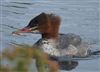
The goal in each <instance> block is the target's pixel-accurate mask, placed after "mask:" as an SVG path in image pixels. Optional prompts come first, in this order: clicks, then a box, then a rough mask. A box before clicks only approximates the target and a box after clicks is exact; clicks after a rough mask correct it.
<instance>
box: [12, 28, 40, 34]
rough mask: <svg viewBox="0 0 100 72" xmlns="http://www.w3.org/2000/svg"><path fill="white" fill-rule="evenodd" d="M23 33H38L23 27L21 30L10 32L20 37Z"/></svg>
mask: <svg viewBox="0 0 100 72" xmlns="http://www.w3.org/2000/svg"><path fill="white" fill-rule="evenodd" d="M23 33H39V32H38V31H37V30H36V28H34V29H33V28H29V27H25V28H22V29H18V30H17V31H14V32H12V34H13V35H22V34H23Z"/></svg>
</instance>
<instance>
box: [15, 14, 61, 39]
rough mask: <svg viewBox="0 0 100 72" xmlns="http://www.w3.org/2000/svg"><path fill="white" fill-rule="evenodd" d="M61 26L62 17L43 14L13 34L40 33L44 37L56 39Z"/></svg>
mask: <svg viewBox="0 0 100 72" xmlns="http://www.w3.org/2000/svg"><path fill="white" fill-rule="evenodd" d="M59 25H60V17H59V16H56V15H54V14H46V13H41V14H39V15H38V16H36V17H35V18H33V19H32V20H31V21H30V22H29V24H28V25H27V26H26V27H24V28H22V29H19V30H17V31H15V32H13V33H15V34H21V33H39V34H42V37H44V38H45V37H47V38H49V37H51V38H52V37H56V36H57V34H58V30H59Z"/></svg>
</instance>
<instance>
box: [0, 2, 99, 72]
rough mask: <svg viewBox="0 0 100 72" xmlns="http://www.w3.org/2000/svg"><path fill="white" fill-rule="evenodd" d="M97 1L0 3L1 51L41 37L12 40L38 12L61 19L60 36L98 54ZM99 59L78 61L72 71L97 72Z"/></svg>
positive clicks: (28, 36)
mask: <svg viewBox="0 0 100 72" xmlns="http://www.w3.org/2000/svg"><path fill="white" fill-rule="evenodd" d="M99 2H100V1H99V0H0V20H1V21H0V33H1V37H0V45H1V46H0V51H2V50H3V49H4V48H6V47H7V46H8V45H9V44H10V43H18V44H21V43H24V44H30V45H32V44H34V42H36V41H37V40H38V39H39V38H40V35H33V34H28V35H26V36H12V34H11V33H12V32H13V31H15V30H16V29H17V28H23V27H24V26H26V25H27V24H28V22H29V21H30V20H31V19H32V18H33V17H35V16H36V15H38V14H40V13H41V12H46V13H55V14H57V15H59V16H60V17H61V21H62V22H61V27H60V32H61V33H69V32H71V33H75V34H78V35H80V36H81V37H82V38H83V40H84V41H86V42H88V43H91V46H90V47H91V49H93V50H94V51H95V50H100V38H99V36H100V34H99V31H100V29H99V28H100V23H99V22H100V21H99V20H100V15H99V14H100V13H99V12H100V11H99V10H100V7H99V4H100V3H99ZM99 60H100V58H97V57H91V59H90V60H84V59H83V60H79V65H78V66H77V67H76V68H75V69H73V70H72V71H61V72H100V61H99Z"/></svg>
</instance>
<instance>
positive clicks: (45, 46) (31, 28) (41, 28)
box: [13, 13, 89, 57]
mask: <svg viewBox="0 0 100 72" xmlns="http://www.w3.org/2000/svg"><path fill="white" fill-rule="evenodd" d="M60 21H61V19H60V17H59V16H57V15H55V14H47V13H41V14H39V15H38V16H36V17H35V18H33V19H32V20H31V21H30V22H29V24H28V25H27V26H26V27H24V28H22V29H19V30H17V31H15V32H13V33H14V34H21V33H35V34H41V39H39V40H38V41H37V42H36V43H35V44H34V45H33V46H34V47H36V48H38V49H40V50H42V51H43V52H45V53H47V54H48V55H50V56H55V57H60V56H67V55H71V56H87V55H88V51H89V48H88V46H87V44H85V43H83V42H82V39H81V37H80V36H79V35H76V34H73V33H68V34H59V26H60Z"/></svg>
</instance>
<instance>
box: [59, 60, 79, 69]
mask: <svg viewBox="0 0 100 72" xmlns="http://www.w3.org/2000/svg"><path fill="white" fill-rule="evenodd" d="M77 66H78V61H62V62H59V67H60V69H61V70H68V71H69V70H72V69H75V68H76V67H77Z"/></svg>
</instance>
